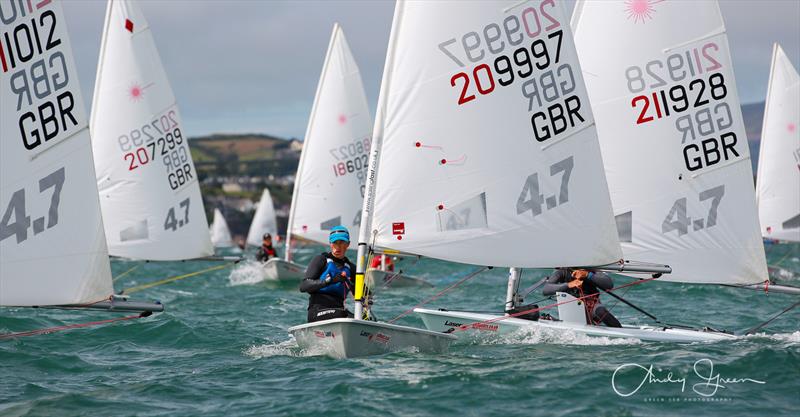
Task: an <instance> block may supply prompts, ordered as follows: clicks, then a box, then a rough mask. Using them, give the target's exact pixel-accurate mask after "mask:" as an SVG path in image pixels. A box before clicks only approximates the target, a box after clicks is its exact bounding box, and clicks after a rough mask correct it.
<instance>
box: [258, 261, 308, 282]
mask: <svg viewBox="0 0 800 417" xmlns="http://www.w3.org/2000/svg"><path fill="white" fill-rule="evenodd" d="M305 272H306V268H305V267H304V266H302V265H298V264H296V263H294V262H286V261H284V260H283V259H279V258H272V259H270V260H269V261H267V263H265V264H264V279H265V280H268V281H282V282H290V281H291V282H297V283H298V284H299V283H300V281H301V280H302V279H303V275H304V274H305Z"/></svg>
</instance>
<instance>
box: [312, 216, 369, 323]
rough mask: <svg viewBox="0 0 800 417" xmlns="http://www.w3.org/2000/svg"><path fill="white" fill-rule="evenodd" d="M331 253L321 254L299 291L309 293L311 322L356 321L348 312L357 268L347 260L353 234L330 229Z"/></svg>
mask: <svg viewBox="0 0 800 417" xmlns="http://www.w3.org/2000/svg"><path fill="white" fill-rule="evenodd" d="M328 241H329V242H330V246H331V250H330V252H325V253H321V254H319V255H317V256H315V257H314V259H312V260H311V263H309V264H308V268H306V273H305V278H304V279H303V281H302V282H301V283H300V291H301V292H304V293H308V296H309V298H308V322H309V323H311V322H314V321H319V320H328V319H333V318H347V317H350V318H352V317H353V313H351V312H350V311H348V310H347V308H345V304H344V303H345V300H346V299H347V293H348V292H350V293H354V292H355V282H354V279H353V277H354V275H355V272H356V266H355V265H354V264H353V263H352V262H350V260H349V259H347V256H345V255H346V253H347V248H348V247H349V246H350V232H348V230H347V228H346V227H344V226H336V227H334V228H333V229H331V233H330V237H329V238H328Z"/></svg>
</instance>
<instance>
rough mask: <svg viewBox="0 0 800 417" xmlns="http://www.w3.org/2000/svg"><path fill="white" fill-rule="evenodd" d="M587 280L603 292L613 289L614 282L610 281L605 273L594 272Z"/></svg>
mask: <svg viewBox="0 0 800 417" xmlns="http://www.w3.org/2000/svg"><path fill="white" fill-rule="evenodd" d="M587 280H588V281H591V282H592V284H594V285H596V286H597V287H598V288H602V289H604V290H610V289H611V288H614V281H612V280H611V277H610V276H608V274H606V273H605V272H595V273H593V274H591V275H590V276H589V277H588V278H587Z"/></svg>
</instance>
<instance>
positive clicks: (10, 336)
mask: <svg viewBox="0 0 800 417" xmlns="http://www.w3.org/2000/svg"><path fill="white" fill-rule="evenodd" d="M151 314H153V313H152V312H150V311H145V312H143V313H141V314H134V315H131V316H125V317H117V318H114V319H108V320H100V321H90V322H88V323H78V324H67V325H64V326H55V327H48V328H45V329H37V330H30V331H27V332H18V333H4V334H0V340H5V339H15V338H18V337H26V336H37V335H40V334H48V333H55V332H59V331H63V330H70V329H79V328H83V327H92V326H100V325H102V324H109V323H115V322H118V321H127V320H135V319H140V318H144V317H148V316H149V315H151Z"/></svg>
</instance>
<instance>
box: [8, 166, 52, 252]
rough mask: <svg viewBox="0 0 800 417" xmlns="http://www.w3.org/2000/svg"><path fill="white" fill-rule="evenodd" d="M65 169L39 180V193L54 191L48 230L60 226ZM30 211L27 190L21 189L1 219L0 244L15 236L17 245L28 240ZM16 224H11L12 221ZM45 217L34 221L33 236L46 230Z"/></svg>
mask: <svg viewBox="0 0 800 417" xmlns="http://www.w3.org/2000/svg"><path fill="white" fill-rule="evenodd" d="M65 178H66V176H65V171H64V168H63V167H62V168H59V169H57V170H55V171H53V172H52V173H50V174H49V175H47V176H45V177H44V178H42V179H40V180H39V193H44V192H45V191H46V190H49V189H51V188H52V189H53V194H52V195H51V196H50V208H49V209H48V210H47V229H50V228H53V227H55V226H56V225H57V224H58V206H59V204H60V203H61V190H62V189H63V188H64V180H65ZM27 213H28V210H27V207H26V200H25V189H24V188H20V189H19V190H17V191H15V192H14V193H13V194H12V195H11V201H9V203H8V207H7V208H6V210H5V211H4V212H3V217H2V219H0V242H2V241H4V240H6V239H8V238H9V237H11V236H15V237H16V239H17V243H18V244H19V243H22V242H24V241H25V240H27V239H28V228H29V227H30V226H31V218H30V216H28V215H27ZM12 217H13V219H14V222H13V223H12V222H11V219H12ZM44 222H45V218H44V216H42V217H38V218H36V219H35V220H34V221H33V234H34V235H38V234H39V233H41V232H43V231H44V230H45V224H44Z"/></svg>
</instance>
